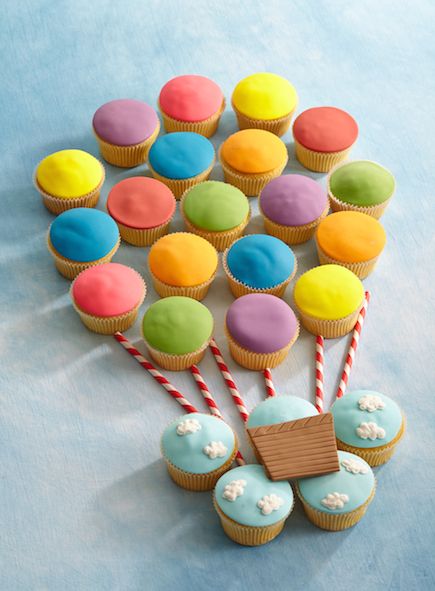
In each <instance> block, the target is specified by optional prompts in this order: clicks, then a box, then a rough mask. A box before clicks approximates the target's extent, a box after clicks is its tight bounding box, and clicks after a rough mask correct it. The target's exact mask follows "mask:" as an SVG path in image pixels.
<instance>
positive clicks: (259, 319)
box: [225, 293, 299, 370]
mask: <svg viewBox="0 0 435 591" xmlns="http://www.w3.org/2000/svg"><path fill="white" fill-rule="evenodd" d="M225 332H226V335H227V338H228V343H229V349H230V353H231V356H232V357H233V359H234V361H237V363H238V364H239V365H241V366H243V367H246V368H248V369H255V370H262V369H265V368H266V367H276V366H277V365H279V364H280V363H282V361H284V359H285V358H286V356H287V353H288V352H289V350H290V348H291V346H292V345H293V344H294V342H295V341H296V339H297V338H298V335H299V322H298V320H297V318H296V316H295V313H294V312H293V310H292V309H291V308H290V306H289V305H288V304H286V303H285V302H284V301H283V300H282V299H280V298H277V297H276V296H273V295H270V294H263V293H251V294H248V295H245V296H242V297H241V298H238V299H237V300H235V302H233V303H232V304H231V306H230V307H229V308H228V312H227V315H226V318H225Z"/></svg>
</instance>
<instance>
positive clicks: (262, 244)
mask: <svg viewBox="0 0 435 591" xmlns="http://www.w3.org/2000/svg"><path fill="white" fill-rule="evenodd" d="M222 264H223V266H224V270H225V273H226V276H227V279H228V284H229V286H230V289H231V291H232V293H233V295H234V297H236V298H238V297H240V296H243V295H246V294H248V293H269V294H271V295H275V296H278V297H282V296H283V295H284V292H285V289H286V287H287V285H288V284H289V283H290V281H291V280H292V279H293V277H294V276H295V274H296V270H297V262H296V257H295V255H294V254H293V251H292V250H291V249H290V248H289V247H288V246H287V244H285V243H284V242H283V241H282V240H279V239H278V238H275V237H274V236H268V235H266V234H250V235H248V236H243V237H242V238H239V240H236V242H234V244H232V245H231V246H230V248H229V249H227V250H226V251H225V252H224V254H223V258H222Z"/></svg>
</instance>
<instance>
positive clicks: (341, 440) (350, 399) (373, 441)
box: [331, 390, 405, 466]
mask: <svg viewBox="0 0 435 591" xmlns="http://www.w3.org/2000/svg"><path fill="white" fill-rule="evenodd" d="M331 412H332V414H333V415H334V423H335V434H336V437H337V446H338V448H339V449H342V450H345V451H347V452H351V453H354V454H356V455H357V456H360V457H361V458H363V459H364V460H365V461H366V462H367V463H369V464H370V466H379V465H381V464H385V462H388V460H389V459H390V458H391V456H392V455H393V454H394V451H395V449H396V445H397V444H398V443H399V441H400V440H401V439H402V437H403V435H404V433H405V417H404V415H403V414H402V412H401V410H400V408H399V407H398V405H397V404H396V403H395V402H394V400H392V399H391V398H388V396H385V395H384V394H380V393H379V392H373V391H372V390H356V391H355V392H349V393H347V394H346V395H345V396H343V397H342V398H338V399H337V400H336V401H335V402H334V404H333V405H332V408H331Z"/></svg>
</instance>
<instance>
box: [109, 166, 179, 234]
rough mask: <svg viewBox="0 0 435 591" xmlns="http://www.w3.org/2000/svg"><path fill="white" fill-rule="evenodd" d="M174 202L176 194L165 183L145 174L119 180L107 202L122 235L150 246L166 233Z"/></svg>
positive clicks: (173, 211)
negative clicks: (144, 175)
mask: <svg viewBox="0 0 435 591" xmlns="http://www.w3.org/2000/svg"><path fill="white" fill-rule="evenodd" d="M175 206H176V201H175V197H174V195H173V194H172V191H171V190H170V189H169V188H168V187H167V186H166V185H164V184H163V183H161V182H160V181H156V180H155V179H151V178H148V177H143V176H133V177H130V178H128V179H124V180H123V181H120V182H119V183H117V184H116V185H115V186H114V187H113V188H112V189H111V191H110V193H109V196H108V197H107V204H106V207H107V211H108V212H109V213H110V215H111V216H112V218H113V219H114V220H115V221H116V223H117V224H118V228H119V231H120V233H121V237H122V239H123V240H125V242H128V243H129V244H133V245H134V246H149V245H150V244H153V242H155V241H156V240H157V239H158V238H161V236H163V235H164V234H167V233H168V230H169V224H170V222H171V220H172V218H173V217H174V213H175Z"/></svg>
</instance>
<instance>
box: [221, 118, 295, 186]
mask: <svg viewBox="0 0 435 591" xmlns="http://www.w3.org/2000/svg"><path fill="white" fill-rule="evenodd" d="M219 159H220V162H221V165H222V169H223V172H224V176H225V180H226V182H227V183H230V184H231V185H234V186H235V187H238V188H239V189H240V190H241V191H242V192H243V193H245V195H258V194H259V193H260V192H261V191H262V189H263V188H264V187H265V186H266V184H267V183H268V182H269V181H271V180H272V179H274V178H275V177H277V176H279V175H280V174H281V173H282V171H283V170H284V168H285V166H286V164H287V160H288V154H287V148H286V146H285V144H284V142H283V141H282V140H280V139H279V138H278V137H277V136H276V135H274V134H273V133H270V132H269V131H264V130H262V129H244V130H243V131H238V132H237V133H234V134H233V135H230V137H229V138H228V139H226V140H225V141H224V143H223V144H222V145H221V148H220V151H219Z"/></svg>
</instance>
